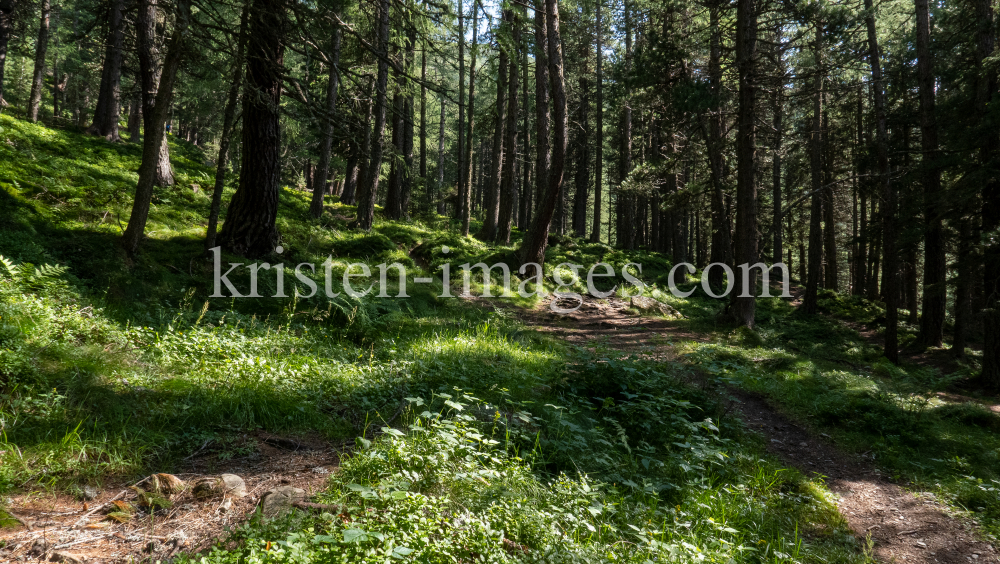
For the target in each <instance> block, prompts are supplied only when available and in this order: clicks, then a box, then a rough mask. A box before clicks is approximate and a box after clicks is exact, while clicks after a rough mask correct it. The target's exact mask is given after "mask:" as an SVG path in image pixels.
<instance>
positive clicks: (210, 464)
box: [0, 433, 340, 564]
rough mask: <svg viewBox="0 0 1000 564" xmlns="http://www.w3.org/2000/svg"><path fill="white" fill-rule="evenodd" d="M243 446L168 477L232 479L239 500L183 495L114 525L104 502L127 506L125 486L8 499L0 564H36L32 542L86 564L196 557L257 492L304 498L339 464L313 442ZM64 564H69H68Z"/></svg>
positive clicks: (244, 512)
mask: <svg viewBox="0 0 1000 564" xmlns="http://www.w3.org/2000/svg"><path fill="white" fill-rule="evenodd" d="M206 446H207V445H206ZM243 446H244V450H245V451H250V454H249V455H247V456H244V457H241V458H229V459H223V458H222V457H220V455H219V453H215V452H212V450H211V449H210V448H208V449H202V450H201V451H199V452H196V453H195V455H194V456H192V457H190V458H189V459H188V460H185V461H184V462H183V464H182V465H181V468H180V470H183V472H179V473H177V474H175V475H176V476H177V477H178V478H180V479H182V480H185V481H190V480H191V479H193V478H197V477H200V476H214V475H219V474H236V475H237V476H240V477H241V478H243V479H244V481H245V482H246V488H247V495H246V496H244V497H242V498H238V499H231V500H228V499H226V498H222V497H217V498H215V499H209V500H204V501H203V500H198V499H195V498H194V497H193V496H192V495H191V493H190V491H184V492H182V493H179V494H175V495H173V496H171V497H170V502H171V506H170V507H169V508H166V509H161V510H159V511H156V512H154V513H153V514H149V513H147V512H142V511H138V512H136V513H135V514H134V516H133V517H132V519H130V520H129V521H128V522H126V523H118V522H116V521H114V520H112V519H110V518H108V517H107V512H108V509H109V506H108V505H106V504H109V502H111V501H112V500H121V501H125V502H128V503H130V504H132V505H133V506H134V505H135V502H136V500H137V494H136V492H134V491H133V490H131V489H129V487H128V486H130V485H132V484H127V483H116V484H110V485H106V486H105V487H104V488H102V491H100V493H98V495H97V496H96V497H95V498H94V499H92V500H90V501H87V502H83V501H81V500H80V499H78V498H75V497H73V496H70V495H66V494H45V493H41V494H40V493H37V492H33V493H27V494H21V495H16V496H12V497H11V499H10V500H9V501H10V502H9V503H8V504H7V507H9V508H10V509H11V511H12V512H13V514H14V515H16V517H17V518H18V519H19V520H21V521H22V524H21V526H19V527H17V528H15V529H2V530H0V540H2V541H3V543H4V544H3V547H2V548H0V562H39V561H41V557H42V556H43V555H44V554H40V552H42V551H40V550H34V551H33V548H36V549H37V548H38V545H37V544H36V543H37V542H38V541H42V542H44V543H47V545H48V547H47V549H46V550H45V552H46V553H49V552H51V551H53V550H54V551H56V552H59V553H61V554H64V555H66V556H69V557H73V558H77V559H80V560H81V561H83V562H86V564H93V563H105V562H107V563H111V562H139V561H144V560H145V561H152V562H155V561H157V560H159V561H165V560H168V559H169V558H170V557H171V556H173V555H174V554H176V553H178V552H181V551H183V552H197V551H199V550H202V549H204V548H207V547H209V546H210V545H211V544H212V543H213V542H214V541H215V540H217V539H219V538H222V537H224V536H225V534H226V531H227V529H229V528H232V527H233V526H235V525H238V524H241V523H243V522H245V521H246V520H247V519H248V518H249V517H250V516H251V515H252V514H253V513H254V511H255V510H256V508H257V504H258V502H259V500H260V497H261V495H263V494H264V492H267V491H268V490H270V489H272V488H275V487H278V486H280V485H286V484H287V485H291V486H295V487H297V488H302V489H304V490H305V491H306V493H307V494H312V493H315V492H318V491H320V490H323V489H325V486H326V481H327V479H328V478H329V475H330V473H331V472H335V471H336V470H337V468H338V467H339V465H340V453H339V450H338V449H337V448H335V447H334V446H333V445H330V444H328V443H325V442H323V441H321V440H319V439H316V438H313V437H278V436H274V435H268V434H264V433H258V434H257V435H255V436H247V437H245V442H244V445H243ZM95 509H96V511H94V510H95ZM88 513H89V515H88ZM56 559H57V560H58V557H57V558H56ZM63 561H64V562H72V560H70V559H68V558H65V559H63Z"/></svg>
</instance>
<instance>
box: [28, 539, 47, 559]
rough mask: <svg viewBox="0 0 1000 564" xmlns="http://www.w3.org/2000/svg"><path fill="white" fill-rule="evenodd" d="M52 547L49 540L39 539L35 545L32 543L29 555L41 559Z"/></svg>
mask: <svg viewBox="0 0 1000 564" xmlns="http://www.w3.org/2000/svg"><path fill="white" fill-rule="evenodd" d="M52 546H53V543H52V542H50V541H49V540H48V539H44V538H41V539H37V540H36V541H35V542H34V543H32V545H31V548H30V549H28V554H30V555H32V556H38V557H41V556H42V555H43V554H45V553H47V552H48V551H49V550H50V549H51V548H52Z"/></svg>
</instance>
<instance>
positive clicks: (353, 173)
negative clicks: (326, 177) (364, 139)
mask: <svg viewBox="0 0 1000 564" xmlns="http://www.w3.org/2000/svg"><path fill="white" fill-rule="evenodd" d="M360 160H361V150H360V148H359V147H358V146H357V144H356V143H353V142H352V143H351V144H350V145H349V146H348V153H347V166H346V168H345V170H344V188H343V191H341V193H340V203H342V204H346V205H348V206H351V205H354V196H355V194H357V189H358V168H359V166H358V163H359V161H360Z"/></svg>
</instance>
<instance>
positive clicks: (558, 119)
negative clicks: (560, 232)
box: [521, 0, 569, 264]
mask: <svg viewBox="0 0 1000 564" xmlns="http://www.w3.org/2000/svg"><path fill="white" fill-rule="evenodd" d="M545 25H546V32H547V33H546V35H547V37H546V40H547V45H548V66H549V83H550V88H551V89H552V108H553V112H554V114H555V116H554V117H555V120H554V122H555V127H554V128H553V129H554V133H555V136H554V139H553V143H552V162H551V168H550V169H549V171H548V177H549V186H548V189H547V190H546V192H545V195H544V198H543V199H542V202H541V204H540V205H539V208H538V213H537V214H536V215H535V220H534V221H533V222H532V224H531V227H530V228H529V229H528V231H527V232H526V233H525V234H524V239H523V242H522V244H521V262H522V263H529V262H533V263H536V264H542V263H544V262H545V247H546V245H547V244H548V239H549V225H550V224H551V223H552V215H553V213H554V212H555V208H556V201H557V200H558V199H559V194H560V193H561V192H562V184H563V172H564V169H565V167H566V147H567V137H568V133H569V119H568V116H567V115H566V80H565V77H564V76H563V58H562V37H560V35H559V3H558V0H545Z"/></svg>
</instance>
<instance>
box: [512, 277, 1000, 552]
mask: <svg viewBox="0 0 1000 564" xmlns="http://www.w3.org/2000/svg"><path fill="white" fill-rule="evenodd" d="M634 311H635V310H631V311H630V310H629V304H628V302H626V301H625V300H622V299H618V298H611V299H608V300H594V299H593V298H591V297H589V296H588V297H586V299H585V301H584V304H583V305H582V306H581V307H580V309H579V310H577V311H576V312H574V313H572V314H567V315H559V314H555V313H552V311H551V310H550V309H549V303H548V302H546V303H542V304H540V305H539V306H538V307H537V308H536V309H534V310H529V311H521V312H519V314H520V317H521V319H522V320H523V321H524V322H525V323H527V324H529V325H532V326H534V327H535V328H537V329H538V330H539V331H543V332H545V333H549V334H552V335H554V336H556V337H559V338H563V339H565V340H566V341H568V342H570V343H573V344H577V345H580V346H584V347H588V348H592V347H594V346H595V344H597V343H603V344H604V345H606V346H607V347H609V348H610V349H612V350H617V351H621V352H624V353H631V354H637V355H641V356H645V357H649V358H653V359H657V360H664V361H670V360H674V359H676V354H675V353H674V352H673V347H674V343H677V342H681V341H685V340H698V341H703V340H704V339H705V337H704V335H697V334H691V333H689V332H686V331H684V330H682V329H681V328H680V325H681V324H679V323H677V322H676V321H672V320H668V319H667V318H665V317H660V316H656V317H645V316H639V315H635V314H633V312H634ZM727 392H728V395H729V396H730V397H732V398H734V399H733V400H732V401H733V405H732V406H731V409H732V411H733V412H735V413H736V414H737V416H738V417H739V418H740V419H741V420H742V421H743V423H744V425H746V426H747V428H749V429H751V430H753V431H755V432H757V433H760V434H761V435H762V436H763V438H764V440H765V444H767V449H768V451H769V452H770V453H771V454H773V455H775V456H777V457H779V458H780V459H781V460H783V461H784V462H785V463H786V464H788V465H789V466H792V467H794V468H797V469H798V470H799V471H801V472H802V473H803V474H805V475H807V476H814V477H819V478H821V479H823V480H824V481H825V482H826V485H827V487H828V488H829V489H830V490H831V491H832V492H833V493H835V494H837V497H838V499H837V508H838V509H839V511H840V513H841V515H842V516H843V517H844V519H845V520H846V521H847V524H848V526H849V527H850V528H851V530H852V531H853V532H854V534H855V535H856V536H857V538H858V539H859V541H861V542H862V543H867V542H868V539H869V538H870V539H871V541H872V543H873V545H874V547H873V548H874V555H875V557H876V558H877V559H878V561H879V562H886V563H890V562H915V563H928V564H931V563H967V562H976V563H985V562H990V563H1000V557H998V553H997V549H996V547H994V546H992V545H991V544H989V543H987V542H984V541H982V540H981V538H980V535H979V534H978V532H977V528H976V525H975V523H974V522H973V521H972V520H971V519H968V518H965V517H963V516H960V515H955V514H954V513H953V512H951V511H950V510H949V509H948V508H947V507H946V506H945V505H944V504H943V503H941V502H939V501H938V500H937V499H935V497H934V495H933V494H931V493H926V492H910V491H907V490H906V489H904V487H901V485H900V484H895V483H892V482H891V481H890V480H888V479H887V478H886V477H885V476H883V475H882V474H881V473H880V472H879V470H878V468H877V467H876V466H875V464H874V462H873V460H872V459H871V458H870V455H868V454H867V453H866V454H864V455H861V456H858V455H855V454H850V453H846V452H843V451H841V450H840V449H838V448H837V447H835V446H834V445H833V444H831V443H830V442H829V441H828V440H826V439H825V438H824V437H823V436H822V435H819V436H817V435H816V434H815V433H814V432H811V431H810V430H808V429H806V428H805V427H804V426H802V425H799V424H797V423H796V422H794V421H793V420H792V419H790V418H789V417H787V416H785V415H784V414H782V413H781V412H780V411H779V410H778V409H776V408H775V407H774V406H772V405H770V404H769V403H768V402H767V400H766V399H764V398H762V397H758V396H755V395H753V394H750V393H747V392H745V391H743V390H740V389H737V388H730V389H728V390H727ZM949 399H952V400H954V399H958V398H949ZM961 399H963V400H964V399H965V398H961Z"/></svg>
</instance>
